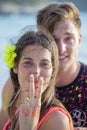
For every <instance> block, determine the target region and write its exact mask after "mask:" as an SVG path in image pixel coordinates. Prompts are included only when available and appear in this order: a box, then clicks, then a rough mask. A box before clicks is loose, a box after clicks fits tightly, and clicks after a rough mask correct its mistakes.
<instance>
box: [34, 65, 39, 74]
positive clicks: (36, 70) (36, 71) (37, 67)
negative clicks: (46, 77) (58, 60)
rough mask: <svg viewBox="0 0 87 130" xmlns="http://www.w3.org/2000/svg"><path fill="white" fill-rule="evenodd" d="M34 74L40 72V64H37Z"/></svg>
mask: <svg viewBox="0 0 87 130" xmlns="http://www.w3.org/2000/svg"><path fill="white" fill-rule="evenodd" d="M34 74H38V75H39V74H40V66H38V65H36V66H35V67H34Z"/></svg>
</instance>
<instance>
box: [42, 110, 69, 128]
mask: <svg viewBox="0 0 87 130" xmlns="http://www.w3.org/2000/svg"><path fill="white" fill-rule="evenodd" d="M48 129H49V130H56V129H59V130H70V125H69V118H68V116H67V115H65V114H64V113H63V112H61V111H57V110H56V111H54V112H52V113H51V114H49V116H48V117H47V118H46V120H45V122H44V123H43V125H42V126H41V128H40V130H48Z"/></svg>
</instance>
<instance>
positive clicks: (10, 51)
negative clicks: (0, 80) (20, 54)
mask: <svg viewBox="0 0 87 130" xmlns="http://www.w3.org/2000/svg"><path fill="white" fill-rule="evenodd" d="M15 50H16V46H15V45H13V46H10V45H9V44H7V45H6V48H5V50H4V51H3V57H4V61H5V63H6V64H7V65H8V67H9V68H13V66H14V59H15V58H16V56H17V54H16V53H15V52H14V51H15Z"/></svg>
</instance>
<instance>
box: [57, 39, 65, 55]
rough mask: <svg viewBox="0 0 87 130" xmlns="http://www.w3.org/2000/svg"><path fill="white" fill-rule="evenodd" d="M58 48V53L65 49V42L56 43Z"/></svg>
mask: <svg viewBox="0 0 87 130" xmlns="http://www.w3.org/2000/svg"><path fill="white" fill-rule="evenodd" d="M58 48H59V52H60V53H63V52H64V51H65V50H66V44H65V43H64V42H63V41H61V42H60V43H59V44H58Z"/></svg>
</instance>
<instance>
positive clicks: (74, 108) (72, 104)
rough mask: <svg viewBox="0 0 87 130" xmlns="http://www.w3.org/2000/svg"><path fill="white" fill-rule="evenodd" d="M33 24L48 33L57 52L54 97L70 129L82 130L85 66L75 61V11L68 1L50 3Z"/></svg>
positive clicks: (86, 110)
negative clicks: (65, 112) (67, 116)
mask: <svg viewBox="0 0 87 130" xmlns="http://www.w3.org/2000/svg"><path fill="white" fill-rule="evenodd" d="M37 25H40V26H43V27H44V28H46V29H47V30H49V31H50V33H51V34H52V35H53V37H54V39H55V41H56V44H57V46H58V49H59V63H60V69H59V73H58V79H57V84H56V97H57V98H58V99H59V100H61V101H62V103H63V104H64V105H65V107H66V108H67V110H68V111H69V112H70V114H71V116H72V119H73V123H74V127H76V128H77V127H79V129H80V130H82V129H85V130H86V129H87V105H86V104H87V96H86V95H87V66H86V65H84V64H83V63H82V62H79V61H78V60H77V56H78V49H79V46H80V43H81V39H82V36H81V33H80V27H81V20H80V14H79V10H78V9H77V8H76V7H75V5H74V4H73V3H69V2H68V3H67V2H64V3H53V4H50V5H48V6H46V7H44V8H42V9H41V10H39V11H38V14H37ZM83 127H84V128H83Z"/></svg>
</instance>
